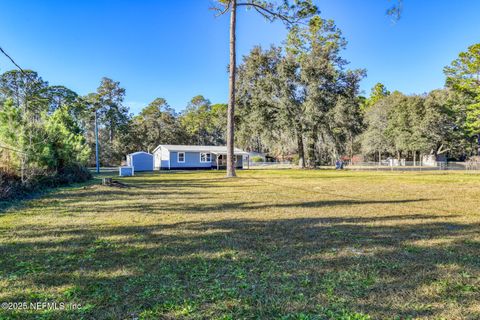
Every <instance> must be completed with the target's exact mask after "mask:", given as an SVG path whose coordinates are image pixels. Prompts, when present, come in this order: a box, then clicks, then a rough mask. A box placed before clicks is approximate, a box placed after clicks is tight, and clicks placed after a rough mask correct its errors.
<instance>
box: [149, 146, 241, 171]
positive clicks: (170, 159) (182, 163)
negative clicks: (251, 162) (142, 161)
mask: <svg viewBox="0 0 480 320" xmlns="http://www.w3.org/2000/svg"><path fill="white" fill-rule="evenodd" d="M234 154H235V164H236V165H235V167H236V168H237V169H242V168H243V164H244V162H245V163H246V164H248V158H249V155H248V152H245V151H243V150H240V149H237V148H235V150H234ZM244 156H245V157H246V161H244V159H243V157H244ZM153 158H154V168H155V170H188V169H190V170H192V169H225V168H226V166H227V147H225V146H188V145H166V144H161V145H159V146H158V147H156V148H155V150H153Z"/></svg>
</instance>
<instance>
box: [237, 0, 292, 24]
mask: <svg viewBox="0 0 480 320" xmlns="http://www.w3.org/2000/svg"><path fill="white" fill-rule="evenodd" d="M237 6H247V7H253V8H254V9H255V10H257V12H259V13H261V14H262V15H263V16H264V17H266V18H267V19H268V20H270V21H272V17H273V18H279V19H281V20H283V21H285V22H287V23H289V24H293V23H295V21H292V20H291V19H290V18H289V17H288V16H286V15H284V14H281V13H278V12H273V11H272V10H269V9H267V8H265V7H264V6H261V5H259V4H256V3H253V2H241V3H237ZM268 15H269V16H268ZM267 16H268V17H267Z"/></svg>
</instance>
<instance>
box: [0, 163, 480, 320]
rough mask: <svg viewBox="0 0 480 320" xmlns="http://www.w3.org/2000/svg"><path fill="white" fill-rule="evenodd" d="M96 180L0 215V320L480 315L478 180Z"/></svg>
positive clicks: (307, 176) (317, 174)
mask: <svg viewBox="0 0 480 320" xmlns="http://www.w3.org/2000/svg"><path fill="white" fill-rule="evenodd" d="M224 174H225V173H224V172H215V171H211V172H177V173H160V174H159V173H155V174H141V175H138V176H135V177H131V178H123V179H121V181H122V182H123V183H125V184H126V185H127V186H128V187H125V188H121V187H105V186H101V185H99V180H98V179H97V180H95V181H94V182H92V183H89V184H87V185H81V186H75V187H70V188H63V189H59V190H57V191H53V192H51V193H49V194H47V195H44V196H42V197H40V198H38V199H34V200H29V201H24V202H23V203H22V204H20V206H17V207H10V208H7V209H4V210H3V212H2V213H0V245H1V247H0V253H1V254H0V302H28V303H30V302H41V301H47V302H64V303H67V304H68V303H76V304H80V305H81V307H80V308H79V309H77V310H64V311H61V310H45V309H44V310H37V311H35V310H32V309H30V310H21V311H18V310H17V311H11V310H10V311H8V310H7V311H5V310H3V311H0V319H10V318H16V319H30V318H32V319H33V318H38V319H177V318H188V319H190V318H191V319H416V318H419V319H479V318H480V224H479V223H480V206H479V205H480V175H478V174H474V173H465V172H460V173H449V172H448V173H447V172H433V173H428V172H422V173H401V172H349V171H343V172H336V171H328V170H318V171H301V170H248V171H242V172H239V178H236V179H225V178H223V176H224Z"/></svg>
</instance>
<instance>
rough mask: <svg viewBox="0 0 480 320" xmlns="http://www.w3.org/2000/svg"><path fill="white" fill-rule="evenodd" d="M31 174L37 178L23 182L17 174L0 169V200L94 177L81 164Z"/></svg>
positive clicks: (19, 196)
mask: <svg viewBox="0 0 480 320" xmlns="http://www.w3.org/2000/svg"><path fill="white" fill-rule="evenodd" d="M30 175H31V176H34V177H35V178H31V179H29V180H28V181H27V182H25V183H22V181H21V179H20V177H19V176H18V175H17V174H15V173H13V172H7V171H5V170H3V171H2V170H1V169H0V200H10V199H16V198H21V197H24V196H25V195H26V194H28V193H32V192H36V191H40V190H42V189H44V188H52V187H59V186H62V185H67V184H71V183H76V182H85V181H88V180H90V179H91V178H92V174H91V173H90V171H88V169H87V168H85V167H83V166H79V165H71V166H69V167H66V168H64V169H62V170H59V171H47V172H45V171H38V172H37V173H34V172H30Z"/></svg>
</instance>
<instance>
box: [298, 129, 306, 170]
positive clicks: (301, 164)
mask: <svg viewBox="0 0 480 320" xmlns="http://www.w3.org/2000/svg"><path fill="white" fill-rule="evenodd" d="M297 148H298V166H299V167H300V168H301V169H305V150H304V148H303V137H302V132H297Z"/></svg>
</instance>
